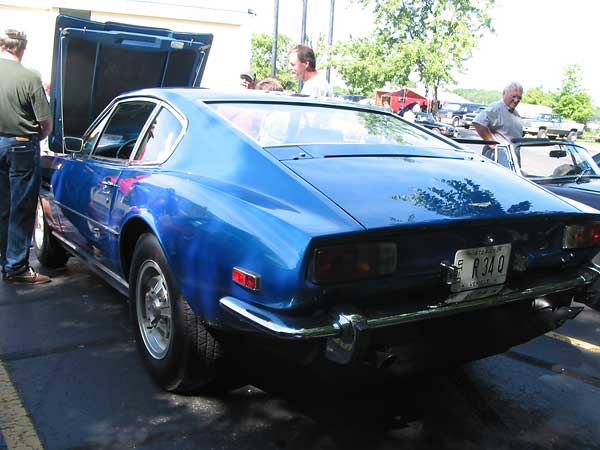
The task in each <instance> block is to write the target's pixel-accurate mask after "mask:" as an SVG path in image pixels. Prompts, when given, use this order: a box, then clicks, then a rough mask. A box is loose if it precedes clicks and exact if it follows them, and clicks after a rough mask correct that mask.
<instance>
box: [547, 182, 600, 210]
mask: <svg viewBox="0 0 600 450" xmlns="http://www.w3.org/2000/svg"><path fill="white" fill-rule="evenodd" d="M542 186H544V187H545V188H547V189H548V190H550V191H552V192H554V193H555V194H558V195H562V196H563V197H568V198H572V199H573V200H577V201H578V202H581V203H585V204H586V205H588V206H591V207H592V208H596V209H600V179H594V178H592V179H590V180H588V181H584V182H582V183H576V182H574V181H572V182H569V183H560V184H547V183H544V184H542Z"/></svg>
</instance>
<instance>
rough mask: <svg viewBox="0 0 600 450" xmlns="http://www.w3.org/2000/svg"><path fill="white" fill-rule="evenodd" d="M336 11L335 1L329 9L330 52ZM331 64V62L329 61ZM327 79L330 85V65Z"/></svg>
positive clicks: (328, 41) (333, 0) (328, 43)
mask: <svg viewBox="0 0 600 450" xmlns="http://www.w3.org/2000/svg"><path fill="white" fill-rule="evenodd" d="M334 11H335V0H331V5H330V7H329V33H328V34H327V47H328V50H331V45H332V44H333V16H334ZM327 53H329V54H330V53H331V51H328V52H327ZM327 62H329V61H327ZM326 77H327V82H328V83H329V81H330V80H331V68H330V67H329V65H327V72H326Z"/></svg>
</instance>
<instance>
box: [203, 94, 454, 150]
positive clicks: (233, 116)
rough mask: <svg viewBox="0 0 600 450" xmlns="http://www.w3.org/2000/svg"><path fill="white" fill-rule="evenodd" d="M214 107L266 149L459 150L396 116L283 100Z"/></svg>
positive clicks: (218, 104) (216, 105) (221, 104)
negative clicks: (328, 146) (361, 146)
mask: <svg viewBox="0 0 600 450" xmlns="http://www.w3.org/2000/svg"><path fill="white" fill-rule="evenodd" d="M209 106H211V107H212V108H214V109H215V110H216V111H217V112H218V113H219V114H220V115H222V116H223V117H225V118H226V119H227V120H229V121H231V122H232V123H233V124H234V125H235V126H236V127H238V128H239V129H241V130H242V131H244V132H245V133H246V134H248V135H249V136H251V137H252V138H253V139H255V140H256V141H258V142H259V143H260V144H261V145H262V146H263V147H269V146H280V145H300V144H315V143H332V144H339V143H348V144H396V145H407V146H422V147H438V148H448V149H450V148H454V147H452V146H450V145H449V144H448V143H446V142H445V141H443V140H442V139H440V138H438V137H436V136H435V135H433V134H429V133H427V132H425V131H422V130H420V129H418V128H416V127H414V126H413V125H412V124H410V123H407V122H405V121H403V120H401V119H400V118H398V117H396V116H394V115H391V114H385V113H378V112H371V111H364V110H356V109H351V108H339V107H328V106H315V105H293V104H292V105H290V104H280V103H210V104H209Z"/></svg>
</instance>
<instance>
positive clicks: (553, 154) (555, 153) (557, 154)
mask: <svg viewBox="0 0 600 450" xmlns="http://www.w3.org/2000/svg"><path fill="white" fill-rule="evenodd" d="M565 156H567V151H566V150H550V158H564V157H565Z"/></svg>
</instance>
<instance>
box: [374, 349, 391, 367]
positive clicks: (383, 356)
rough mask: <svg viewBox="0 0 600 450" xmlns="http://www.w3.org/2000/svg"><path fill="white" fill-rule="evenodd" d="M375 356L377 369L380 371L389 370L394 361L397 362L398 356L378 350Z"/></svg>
mask: <svg viewBox="0 0 600 450" xmlns="http://www.w3.org/2000/svg"><path fill="white" fill-rule="evenodd" d="M374 356H375V367H377V368H378V369H387V368H388V367H390V366H391V365H392V364H394V361H396V355H394V354H393V353H389V352H380V351H378V350H375V351H374Z"/></svg>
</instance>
